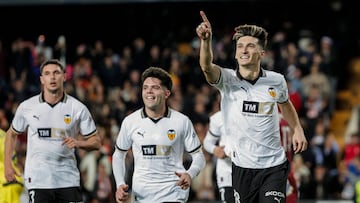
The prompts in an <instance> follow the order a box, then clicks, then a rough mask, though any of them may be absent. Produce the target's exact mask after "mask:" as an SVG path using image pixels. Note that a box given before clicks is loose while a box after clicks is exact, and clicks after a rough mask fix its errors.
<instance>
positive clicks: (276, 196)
mask: <svg viewBox="0 0 360 203" xmlns="http://www.w3.org/2000/svg"><path fill="white" fill-rule="evenodd" d="M268 196H275V197H274V199H275V200H279V199H281V198H285V194H284V193H282V192H279V191H267V192H265V197H268ZM279 197H280V198H279Z"/></svg>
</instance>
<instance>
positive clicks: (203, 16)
mask: <svg viewBox="0 0 360 203" xmlns="http://www.w3.org/2000/svg"><path fill="white" fill-rule="evenodd" d="M200 15H201V17H202V19H203V21H204V22H207V23H210V22H209V20H208V18H207V17H206V15H205V12H204V11H200Z"/></svg>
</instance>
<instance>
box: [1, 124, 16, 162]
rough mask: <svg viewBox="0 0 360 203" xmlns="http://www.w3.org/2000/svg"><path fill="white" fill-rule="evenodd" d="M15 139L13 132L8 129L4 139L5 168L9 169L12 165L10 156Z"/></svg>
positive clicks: (13, 148)
mask: <svg viewBox="0 0 360 203" xmlns="http://www.w3.org/2000/svg"><path fill="white" fill-rule="evenodd" d="M16 138H17V134H15V133H14V132H13V130H12V129H11V128H10V129H9V130H8V131H7V132H6V137H5V146H4V147H5V150H4V151H5V154H4V165H5V168H6V167H11V166H12V165H11V164H12V162H11V161H12V156H13V153H14V150H15V144H16Z"/></svg>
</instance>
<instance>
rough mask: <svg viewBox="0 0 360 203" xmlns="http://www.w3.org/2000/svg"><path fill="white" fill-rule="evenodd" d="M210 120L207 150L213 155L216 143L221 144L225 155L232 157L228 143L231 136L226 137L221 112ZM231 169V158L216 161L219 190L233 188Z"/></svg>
mask: <svg viewBox="0 0 360 203" xmlns="http://www.w3.org/2000/svg"><path fill="white" fill-rule="evenodd" d="M209 120H210V122H209V131H208V133H207V134H206V137H205V140H204V148H205V150H206V151H208V152H209V153H211V154H213V153H214V148H215V146H216V145H215V144H216V142H219V143H218V145H219V146H225V148H224V150H225V154H226V155H231V149H230V146H229V144H228V143H227V139H229V138H228V137H229V136H226V135H225V130H224V122H223V118H222V115H221V111H218V112H216V113H214V114H213V115H212V116H210V118H209ZM231 167H232V166H231V159H230V157H226V158H224V159H219V158H217V159H216V181H217V184H218V187H219V188H222V187H231V186H232V176H231V171H232V169H231Z"/></svg>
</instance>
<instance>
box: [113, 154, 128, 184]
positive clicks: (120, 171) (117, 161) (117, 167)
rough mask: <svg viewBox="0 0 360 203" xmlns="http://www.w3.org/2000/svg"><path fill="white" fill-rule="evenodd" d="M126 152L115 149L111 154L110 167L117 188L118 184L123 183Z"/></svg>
mask: <svg viewBox="0 0 360 203" xmlns="http://www.w3.org/2000/svg"><path fill="white" fill-rule="evenodd" d="M126 153H127V152H124V151H120V150H118V149H115V152H114V154H113V156H112V168H113V174H114V177H115V182H116V188H119V186H120V185H122V184H125V172H126V167H125V157H126Z"/></svg>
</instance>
